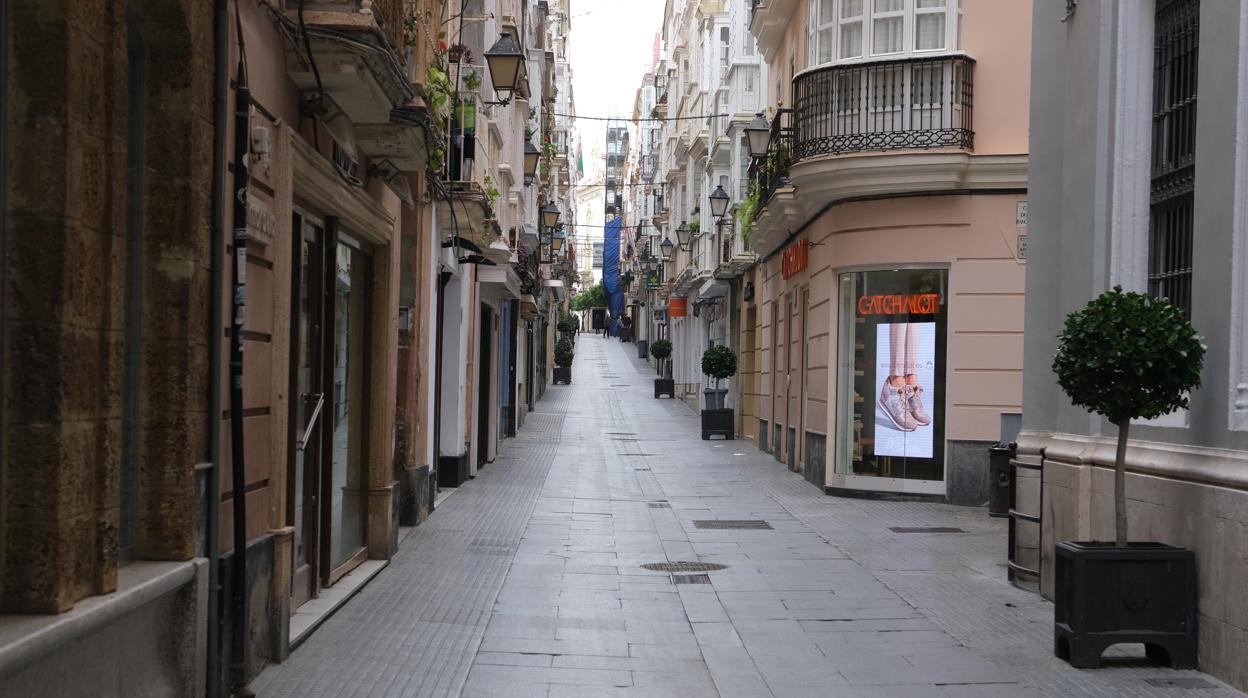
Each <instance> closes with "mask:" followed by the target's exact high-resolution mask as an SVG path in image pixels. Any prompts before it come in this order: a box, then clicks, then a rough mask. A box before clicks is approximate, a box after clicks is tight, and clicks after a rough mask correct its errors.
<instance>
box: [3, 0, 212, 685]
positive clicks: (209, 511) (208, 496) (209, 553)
mask: <svg viewBox="0 0 1248 698" xmlns="http://www.w3.org/2000/svg"><path fill="white" fill-rule="evenodd" d="M0 11H3V10H2V9H0ZM212 13H213V15H212V41H213V73H212V299H211V303H212V310H211V312H210V319H209V321H208V464H209V466H210V468H209V470H208V471H207V475H206V477H207V478H208V481H207V487H206V489H207V492H206V494H205V499H206V500H207V502H206V505H205V507H204V508H205V511H204V518H205V519H206V520H207V521H206V522H205V526H204V528H205V529H207V530H206V532H205V538H206V540H205V542H204V547H205V548H207V550H205V557H207V558H208V643H207V644H208V652H207V655H208V656H207V657H206V662H207V664H206V674H207V686H206V687H205V695H206V696H207V697H208V698H217V696H219V695H221V688H220V683H221V668H220V667H221V663H220V659H221V580H220V570H219V567H220V564H221V552H220V549H221V543H220V540H219V539H220V535H221V527H220V523H221V522H220V520H219V518H218V517H219V516H220V511H221V468H220V464H221V326H222V324H223V323H222V320H223V317H222V315H223V310H224V309H223V307H222V306H223V305H224V304H223V303H222V302H221V292H222V290H223V289H224V286H225V197H226V194H225V148H226V125H225V120H226V118H228V116H229V111H228V110H229V107H228V106H227V103H226V102H227V99H226V96H227V94H228V92H229V89H230V60H229V59H230V8H229V0H214V2H213V8H212Z"/></svg>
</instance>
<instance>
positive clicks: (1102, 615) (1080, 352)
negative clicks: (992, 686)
mask: <svg viewBox="0 0 1248 698" xmlns="http://www.w3.org/2000/svg"><path fill="white" fill-rule="evenodd" d="M1058 340H1059V344H1058V349H1057V354H1056V355H1055V356H1054V358H1053V372H1054V373H1055V374H1057V381H1058V384H1059V385H1060V386H1061V387H1062V390H1063V391H1065V392H1066V394H1067V395H1068V396H1069V397H1070V399H1071V402H1073V403H1074V404H1075V405H1077V406H1079V407H1085V408H1087V409H1088V410H1089V411H1091V412H1095V413H1097V414H1100V415H1102V416H1103V417H1105V418H1106V419H1107V420H1109V422H1110V423H1111V424H1113V425H1114V426H1115V427H1117V429H1118V444H1117V451H1116V454H1115V458H1114V510H1115V511H1114V529H1115V536H1114V538H1115V541H1114V543H1112V544H1110V543H1103V542H1097V541H1092V542H1069V541H1068V542H1063V543H1059V544H1058V545H1057V547H1056V549H1055V562H1056V579H1055V583H1056V591H1057V594H1056V596H1057V598H1056V608H1055V613H1056V624H1055V634H1056V643H1055V648H1056V652H1057V654H1058V656H1059V657H1063V658H1065V659H1069V660H1070V662H1071V664H1072V665H1074V666H1079V667H1095V666H1099V664H1100V657H1101V653H1102V652H1104V650H1105V649H1106V648H1107V647H1109V646H1110V645H1112V644H1116V643H1120V642H1139V643H1144V644H1145V647H1146V648H1147V651H1148V656H1149V657H1151V658H1154V659H1168V660H1169V662H1170V663H1171V664H1173V665H1174V666H1176V667H1192V666H1195V665H1196V583H1195V561H1194V558H1193V555H1192V553H1191V551H1190V550H1183V549H1181V548H1175V547H1172V546H1168V545H1162V544H1159V543H1131V542H1130V541H1129V539H1128V535H1127V533H1128V531H1127V499H1126V456H1127V439H1128V434H1129V433H1130V428H1131V420H1133V419H1154V418H1156V417H1160V416H1162V415H1165V414H1169V413H1171V412H1174V411H1175V410H1178V409H1184V408H1186V407H1187V405H1188V393H1189V391H1191V390H1192V389H1194V388H1197V387H1199V386H1200V371H1201V367H1202V365H1203V363H1204V355H1205V346H1204V345H1203V344H1202V343H1201V340H1200V337H1199V336H1198V335H1197V334H1196V330H1195V329H1194V328H1193V327H1192V325H1191V323H1189V322H1188V321H1187V319H1186V318H1185V317H1184V314H1183V311H1182V310H1181V309H1179V308H1178V307H1176V306H1174V305H1171V304H1170V303H1169V302H1168V301H1166V300H1164V299H1160V298H1154V297H1153V296H1148V295H1144V294H1141V293H1124V292H1123V290H1122V287H1120V286H1115V287H1114V289H1113V290H1112V291H1108V292H1106V293H1103V294H1101V295H1100V296H1099V297H1097V298H1095V299H1093V300H1092V301H1091V302H1090V303H1088V305H1087V306H1085V307H1084V308H1083V309H1082V310H1078V311H1075V312H1073V313H1071V314H1070V315H1069V316H1068V317H1067V318H1066V325H1065V328H1064V329H1063V331H1062V333H1061V334H1060V335H1059V336H1058ZM1159 609H1168V612H1161V611H1160V610H1159Z"/></svg>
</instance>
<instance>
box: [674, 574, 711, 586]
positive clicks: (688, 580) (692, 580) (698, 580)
mask: <svg viewBox="0 0 1248 698" xmlns="http://www.w3.org/2000/svg"><path fill="white" fill-rule="evenodd" d="M710 583H711V578H710V576H708V575H705V574H673V575H672V584H710Z"/></svg>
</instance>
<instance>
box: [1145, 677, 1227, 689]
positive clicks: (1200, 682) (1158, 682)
mask: <svg viewBox="0 0 1248 698" xmlns="http://www.w3.org/2000/svg"><path fill="white" fill-rule="evenodd" d="M1144 683H1146V684H1148V685H1150V686H1156V687H1158V688H1187V689H1196V688H1217V686H1215V685H1213V684H1212V683H1209V682H1208V681H1206V680H1204V679H1197V678H1183V679H1144Z"/></svg>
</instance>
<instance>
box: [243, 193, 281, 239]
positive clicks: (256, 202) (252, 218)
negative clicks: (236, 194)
mask: <svg viewBox="0 0 1248 698" xmlns="http://www.w3.org/2000/svg"><path fill="white" fill-rule="evenodd" d="M276 237H277V220H276V218H275V217H274V215H273V206H272V204H270V203H269V202H268V201H267V200H266V199H265V198H263V196H262V195H261V194H259V193H258V192H256V191H255V190H254V189H253V190H249V191H248V192H247V239H248V240H254V241H255V242H258V243H260V244H261V245H272V244H273V240H274V239H275V238H276Z"/></svg>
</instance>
